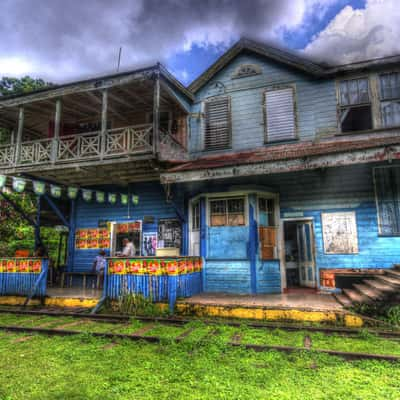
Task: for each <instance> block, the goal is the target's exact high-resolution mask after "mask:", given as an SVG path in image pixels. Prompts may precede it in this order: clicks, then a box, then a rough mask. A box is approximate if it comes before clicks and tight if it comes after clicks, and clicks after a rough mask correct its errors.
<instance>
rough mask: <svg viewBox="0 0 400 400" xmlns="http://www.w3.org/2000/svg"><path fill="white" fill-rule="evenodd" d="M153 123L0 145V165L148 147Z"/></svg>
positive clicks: (93, 156)
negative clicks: (18, 144) (18, 143)
mask: <svg viewBox="0 0 400 400" xmlns="http://www.w3.org/2000/svg"><path fill="white" fill-rule="evenodd" d="M152 142H153V125H152V124H145V125H132V126H125V127H121V128H115V129H109V130H107V131H106V132H105V135H104V136H103V135H102V132H100V131H96V132H88V133H81V134H75V135H68V136H61V137H59V138H58V139H54V138H46V139H38V140H30V141H26V142H22V143H21V145H20V147H19V148H18V149H17V146H16V144H9V145H3V146H0V167H12V166H27V165H37V164H50V163H66V162H76V161H85V160H93V159H101V158H103V157H116V156H123V155H129V154H135V153H141V152H147V151H152Z"/></svg>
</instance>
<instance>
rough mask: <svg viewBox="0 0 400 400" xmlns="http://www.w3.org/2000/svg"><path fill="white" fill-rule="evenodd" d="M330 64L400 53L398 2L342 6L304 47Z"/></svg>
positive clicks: (372, 1)
mask: <svg viewBox="0 0 400 400" xmlns="http://www.w3.org/2000/svg"><path fill="white" fill-rule="evenodd" d="M304 51H305V53H306V54H307V55H309V56H311V57H314V58H317V59H319V60H323V61H328V62H330V63H332V64H344V63H349V62H353V61H359V60H368V59H371V58H377V57H382V56H387V55H392V54H400V3H399V1H398V0H368V1H367V3H366V6H365V9H353V8H352V7H351V6H346V7H344V8H343V9H342V10H341V11H340V12H339V13H338V14H337V15H336V16H335V18H334V19H333V20H332V21H331V22H330V23H329V25H328V26H327V27H326V28H325V29H324V30H323V31H322V32H320V33H319V34H318V35H316V36H315V37H314V38H313V39H312V41H311V43H309V44H308V45H307V46H306V48H305V49H304Z"/></svg>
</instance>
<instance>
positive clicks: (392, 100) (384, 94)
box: [379, 72, 400, 127]
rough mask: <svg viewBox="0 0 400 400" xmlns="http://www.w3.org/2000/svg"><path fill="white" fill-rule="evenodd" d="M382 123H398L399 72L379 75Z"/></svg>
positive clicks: (399, 102) (388, 124)
mask: <svg viewBox="0 0 400 400" xmlns="http://www.w3.org/2000/svg"><path fill="white" fill-rule="evenodd" d="M379 84H380V85H379V86H380V99H381V115H382V125H383V126H384V127H390V126H399V125H400V73H398V72H393V73H390V74H382V75H380V76H379Z"/></svg>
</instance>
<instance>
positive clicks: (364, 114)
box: [341, 105, 372, 132]
mask: <svg viewBox="0 0 400 400" xmlns="http://www.w3.org/2000/svg"><path fill="white" fill-rule="evenodd" d="M341 128H342V132H354V131H365V130H368V129H372V115H371V106H370V105H368V106H359V107H348V108H344V109H342V111H341Z"/></svg>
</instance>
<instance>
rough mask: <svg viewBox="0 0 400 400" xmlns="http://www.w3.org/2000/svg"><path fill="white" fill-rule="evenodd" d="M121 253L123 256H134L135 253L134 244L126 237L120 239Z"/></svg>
mask: <svg viewBox="0 0 400 400" xmlns="http://www.w3.org/2000/svg"><path fill="white" fill-rule="evenodd" d="M122 246H123V248H122V253H121V254H120V255H121V256H123V257H134V256H135V254H136V249H135V246H134V244H133V243H132V242H131V241H130V240H129V239H128V238H124V240H123V241H122Z"/></svg>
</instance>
